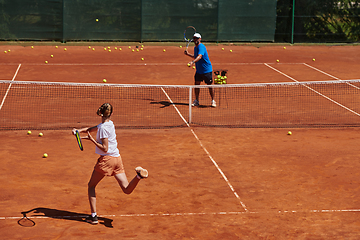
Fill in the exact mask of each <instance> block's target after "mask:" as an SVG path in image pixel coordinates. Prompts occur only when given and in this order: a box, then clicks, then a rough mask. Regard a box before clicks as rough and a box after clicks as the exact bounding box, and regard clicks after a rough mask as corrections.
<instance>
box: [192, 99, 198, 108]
mask: <svg viewBox="0 0 360 240" xmlns="http://www.w3.org/2000/svg"><path fill="white" fill-rule="evenodd" d="M191 106H193V107H196V106H199V101H198V100H196V99H195V100H194V102H193V104H191Z"/></svg>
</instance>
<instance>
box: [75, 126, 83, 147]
mask: <svg viewBox="0 0 360 240" xmlns="http://www.w3.org/2000/svg"><path fill="white" fill-rule="evenodd" d="M75 137H76V141H77V143H78V145H79V148H80V150H81V151H84V147H83V145H82V142H81V138H80V134H79V131H78V130H76V132H75Z"/></svg>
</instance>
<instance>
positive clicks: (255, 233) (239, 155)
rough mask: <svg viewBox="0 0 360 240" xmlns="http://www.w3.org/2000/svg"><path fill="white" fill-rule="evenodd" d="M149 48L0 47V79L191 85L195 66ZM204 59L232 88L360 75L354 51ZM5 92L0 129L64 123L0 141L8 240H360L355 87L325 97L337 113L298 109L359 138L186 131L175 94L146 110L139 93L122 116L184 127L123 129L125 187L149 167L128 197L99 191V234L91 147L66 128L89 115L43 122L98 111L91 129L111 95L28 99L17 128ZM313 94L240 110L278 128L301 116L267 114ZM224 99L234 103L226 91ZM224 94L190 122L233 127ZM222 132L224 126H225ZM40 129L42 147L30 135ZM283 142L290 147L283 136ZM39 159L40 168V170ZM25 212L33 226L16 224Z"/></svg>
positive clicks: (270, 51) (298, 130) (10, 133)
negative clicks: (327, 118) (91, 219)
mask: <svg viewBox="0 0 360 240" xmlns="http://www.w3.org/2000/svg"><path fill="white" fill-rule="evenodd" d="M144 45H145V46H144V47H143V50H140V45H139V46H138V48H136V45H135V44H126V45H125V44H123V45H116V46H115V43H111V45H105V44H104V45H101V43H97V45H96V46H91V48H89V47H88V46H71V45H61V46H60V45H59V47H58V48H55V45H54V46H40V45H34V48H31V45H30V44H29V45H28V46H11V45H0V50H1V51H0V53H1V58H0V80H8V81H13V82H20V81H26V82H28V81H29V82H66V83H92V84H104V85H106V84H107V85H111V84H149V85H184V86H186V85H192V84H193V75H194V69H192V68H188V67H187V66H186V63H187V62H188V60H189V58H188V57H186V56H185V55H184V54H183V48H180V47H179V46H178V45H177V46H171V45H168V46H167V45H163V46H159V45H158V46H150V45H149V46H147V45H146V44H144ZM205 45H207V44H205ZM129 46H130V48H129ZM108 47H110V48H108ZM115 47H116V48H117V49H116V50H115ZM64 48H66V51H65V50H64ZM92 48H94V49H95V50H94V51H93V50H92ZM104 48H105V50H104ZM119 48H121V51H120V50H119ZM207 48H208V52H209V56H210V59H211V61H212V63H213V67H214V69H227V70H228V74H227V77H228V84H253V83H259V84H267V83H287V82H291V83H294V84H297V83H298V82H300V83H301V82H318V81H338V82H341V81H345V80H353V79H358V78H359V76H360V69H359V68H358V62H357V61H358V58H359V54H358V52H359V51H358V50H359V46H351V45H347V46H286V49H284V45H271V44H269V45H266V44H262V45H261V46H256V45H242V46H235V45H219V46H216V45H212V44H209V45H207ZM222 48H224V50H222ZM109 49H110V50H111V52H109ZM164 49H165V51H164ZM8 50H10V52H8ZM132 50H134V51H132ZM137 50H139V51H137ZM230 50H232V52H230ZM4 51H7V53H4ZM51 55H53V57H51ZM141 58H143V59H144V60H142V59H141ZM314 59H315V61H314ZM277 60H279V62H277ZM45 61H48V63H45ZM103 79H107V83H103V82H102V81H103ZM345 85H347V84H345ZM9 86H10V87H9ZM9 86H7V87H6V88H1V91H0V94H1V95H0V97H1V101H2V107H1V109H0V116H1V118H6V121H9V122H11V121H12V120H13V119H17V120H16V121H17V122H16V124H20V125H21V121H24V122H25V120H26V119H29V118H36V119H37V118H39V119H40V118H41V116H40V117H39V116H33V114H29V113H28V112H31V113H32V112H33V110H32V109H39V115H43V116H46V118H47V120H49V122H51V121H56V123H54V124H55V125H56V124H57V125H56V126H59V124H60V128H61V129H62V130H46V129H41V130H37V129H34V130H32V134H31V135H27V129H23V130H2V131H0V136H1V138H0V143H1V146H2V147H1V150H0V152H1V155H0V156H1V157H0V158H1V163H2V164H1V168H0V179H1V182H2V183H3V184H2V185H1V187H0V190H1V194H0V206H1V209H2V210H1V211H0V212H1V214H0V228H1V229H2V231H1V232H2V237H3V238H4V239H24V238H29V239H83V238H89V237H93V238H95V239H105V238H106V239H108V238H112V237H114V238H123V239H139V238H142V239H170V238H171V239H342V238H343V239H358V237H359V235H360V231H359V225H360V222H359V220H358V219H359V218H358V216H359V214H360V201H359V199H360V198H359V197H360V192H359V183H360V176H359V173H358V169H359V167H360V166H359V165H360V163H359V161H358V158H359V157H360V150H359V148H358V144H357V143H358V140H359V133H360V132H359V131H360V130H359V128H358V127H356V122H357V119H358V118H359V116H358V114H360V109H359V106H358V104H357V103H358V102H359V99H358V92H359V91H360V90H359V89H358V87H359V85H356V84H353V85H352V86H350V87H349V89H351V91H348V90H346V91H345V89H344V88H343V87H342V85H341V87H339V88H338V87H336V88H334V89H332V85H330V87H329V88H328V89H325V90H324V89H320V90H321V94H322V95H324V96H325V97H327V98H330V99H331V100H332V101H329V100H328V99H327V98H324V97H323V96H321V97H319V99H321V100H319V101H315V102H311V101H309V102H307V103H306V104H308V106H309V108H310V107H311V106H312V105H314V104H319V109H321V108H324V109H325V110H328V109H330V110H329V111H331V112H332V113H335V115H336V116H338V118H337V119H335V120H334V122H335V123H339V124H341V123H342V122H344V121H345V122H346V121H349V123H350V124H351V126H353V127H336V125H331V126H332V127H309V126H307V127H299V126H296V125H294V127H293V128H291V127H279V128H273V127H267V128H266V127H235V128H234V127H232V128H228V127H224V126H223V127H209V126H198V125H197V124H195V125H190V126H188V125H187V124H186V122H184V121H183V120H182V119H181V116H183V117H184V118H185V119H186V117H187V112H188V109H189V106H188V104H187V102H186V101H183V100H182V98H181V99H180V98H179V99H177V98H176V95H177V94H178V93H177V92H174V93H172V92H171V91H170V90H167V89H165V92H166V93H167V94H168V97H169V98H170V99H171V101H174V102H175V104H168V102H165V101H153V100H152V99H150V98H146V94H144V95H141V96H140V97H136V96H134V95H132V94H131V93H129V95H127V96H128V98H129V99H130V100H128V101H125V102H126V104H123V103H124V102H122V104H123V106H122V107H123V108H125V109H127V112H126V114H130V112H135V115H136V112H137V114H138V115H139V116H138V117H139V118H141V117H143V118H144V123H146V121H147V119H146V118H150V117H151V112H159V115H157V118H159V119H162V121H163V122H164V124H165V123H166V121H167V119H166V117H167V116H168V115H161V113H162V111H166V114H168V113H170V112H171V113H173V115H171V116H177V117H178V119H179V120H178V121H179V125H181V127H176V128H155V129H146V128H144V129H132V128H121V127H120V128H118V129H117V136H118V139H117V140H118V143H119V149H120V152H121V155H122V158H123V161H124V165H125V169H126V173H127V176H128V178H132V177H133V176H134V171H133V169H134V168H135V167H136V166H143V167H144V168H147V169H148V170H149V178H148V179H146V180H142V181H141V182H140V184H139V186H138V188H137V189H136V190H135V192H134V193H133V194H131V195H124V194H123V193H122V192H121V190H120V188H119V187H118V185H117V183H116V181H115V180H114V179H113V178H107V179H105V180H103V181H102V182H101V183H100V184H99V186H98V187H97V195H98V196H97V199H98V203H97V205H98V206H97V207H98V214H99V215H100V223H102V224H99V225H97V226H93V225H90V224H88V223H86V222H84V221H83V218H84V216H85V215H87V214H89V206H88V205H89V204H88V200H87V182H88V180H89V178H90V174H91V172H92V168H93V165H94V164H95V161H96V159H97V156H96V154H95V152H94V147H93V145H92V144H90V143H88V142H85V143H84V148H85V150H84V151H83V152H81V151H80V150H79V149H78V146H77V145H76V141H75V138H74V136H72V135H71V128H69V129H68V123H66V124H64V125H61V124H62V122H64V123H65V122H66V121H72V119H76V118H77V117H78V118H79V119H80V120H79V121H83V120H82V118H84V117H87V116H77V113H76V112H69V113H68V115H66V116H62V117H63V119H61V118H60V119H59V118H56V117H55V113H50V114H48V112H49V111H50V109H49V108H48V106H53V104H54V103H55V102H56V101H58V102H59V103H58V109H57V110H58V111H61V112H62V111H63V110H66V109H67V108H68V106H70V104H73V105H79V107H80V108H86V109H89V113H88V114H90V112H91V109H94V117H95V120H97V118H96V116H95V111H96V109H97V107H98V106H99V105H100V104H101V103H102V102H103V101H104V99H106V100H107V98H106V96H103V95H102V94H103V93H100V95H99V96H101V97H98V95H96V94H97V92H92V91H93V90H91V89H90V90H89V92H87V94H88V97H87V98H86V97H83V96H81V93H77V92H76V91H73V90H71V89H67V90H66V91H64V92H62V93H61V94H60V95H64V96H65V98H69V99H70V98H71V96H74V95H76V94H79V96H80V97H81V98H82V100H81V101H79V100H78V102H77V101H75V100H73V101H69V103H62V102H61V101H62V100H61V99H63V98H59V99H60V100H61V101H60V100H59V99H57V98H56V97H54V96H53V95H52V94H53V92H51V91H50V90H49V91H48V92H47V91H44V92H43V95H42V96H41V98H39V99H40V100H38V101H36V102H32V101H30V100H29V101H27V100H26V97H25V96H23V98H24V99H25V100H24V101H23V102H24V103H23V105H22V111H23V112H22V113H21V115H22V116H23V117H17V116H18V115H16V116H13V118H12V117H11V116H9V114H7V115H4V112H5V111H6V113H8V112H9V111H10V110H11V109H14V108H16V105H15V104H13V103H14V102H15V101H19V99H17V95H12V94H13V93H14V92H15V91H16V90H17V88H16V87H19V86H20V87H21V86H22V85H16V84H12V85H10V84H9ZM25 86H26V85H25ZM317 86H318V85H316V84H315V85H311V89H312V90H310V89H309V88H304V87H302V88H303V89H304V90H302V91H301V92H291V91H290V92H287V95H286V96H282V97H276V98H274V99H276V101H273V102H272V101H269V100H267V99H269V98H267V97H271V92H264V94H265V97H264V95H262V96H260V97H261V98H259V97H258V98H255V97H251V92H252V91H251V89H250V91H248V92H246V94H249V95H245V96H246V97H245V98H246V99H248V102H250V103H251V104H252V105H253V108H252V109H248V110H247V111H249V112H251V114H249V116H254V118H255V119H256V118H257V117H258V116H260V115H261V116H262V117H264V118H267V119H269V120H271V121H273V122H276V121H284V120H286V119H287V117H289V118H290V117H291V116H292V115H294V114H295V113H296V112H300V111H298V110H295V111H294V112H290V113H287V112H286V110H284V112H285V114H281V115H279V116H272V115H270V114H271V113H272V112H273V111H269V112H267V111H266V109H267V108H274V109H275V110H276V111H280V110H281V109H285V108H282V107H281V104H282V103H284V102H290V103H292V104H293V106H298V105H297V104H299V103H300V102H302V99H306V96H307V94H308V93H307V91H308V92H310V93H311V94H313V95H318V94H317V93H314V91H317V92H319V91H320V90H319V89H317V88H316V87H317ZM18 89H19V88H18ZM7 90H8V93H7V94H6V92H7ZM90 93H91V94H90ZM218 93H220V92H218ZM226 93H227V94H229V91H228V92H222V94H226ZM257 93H258V92H256V94H257ZM27 94H28V99H33V96H32V95H36V94H38V92H36V94H35V92H33V93H32V92H31V91H30V92H28V93H27ZM66 94H68V95H69V96H68V95H66ZM241 94H245V93H244V92H240V95H239V96H242V95H241ZM266 94H268V95H266ZM60 95H59V96H60ZM164 95H165V94H164ZM207 95H208V92H207V89H201V93H200V99H202V98H203V99H204V102H203V104H204V105H206V104H209V103H210V101H208V102H209V103H207V102H206V101H207V100H206V98H207V97H208V96H207ZM89 96H90V97H89ZM231 96H233V95H230V94H229V95H228V98H227V99H226V101H223V102H221V105H220V106H219V107H218V108H210V107H206V106H205V107H199V108H195V109H194V110H193V111H194V114H195V115H194V116H201V114H204V115H205V116H209V117H211V116H214V117H217V116H218V115H219V116H224V115H225V116H230V114H229V115H227V111H228V110H227V108H226V104H228V106H231V104H232V100H233V97H231ZM234 96H235V95H234ZM304 96H305V97H304ZM302 97H304V98H302ZM185 98H186V97H184V99H185ZM75 99H78V98H75ZM270 99H272V98H270ZM299 99H300V100H299ZM141 101H147V104H148V106H149V107H148V108H144V109H142V108H134V107H132V104H138V102H141ZM167 101H170V100H167ZM200 101H201V100H200ZM334 102H336V103H334ZM68 104H69V105H68ZM274 104H276V105H277V107H274V106H273V105H274ZM306 104H305V105H301V106H307V105H306ZM339 104H340V105H341V106H340V105H339ZM118 105H119V106H120V105H121V104H120V103H119V104H118ZM136 106H137V105H136ZM139 106H140V104H139ZM118 108H119V107H118ZM27 109H28V111H27ZM149 109H150V110H149ZM176 109H177V110H178V111H176ZM264 109H265V110H264ZM338 109H341V111H340V110H338ZM116 110H117V109H116V108H115V112H114V113H115V114H116ZM13 111H16V109H14V110H13ZM55 111H56V109H55ZM119 111H120V110H119ZM210 111H212V112H211V114H210ZM302 111H304V112H305V115H309V119H305V120H307V121H314V122H316V121H317V119H316V117H319V116H317V115H316V111H315V114H310V111H306V109H305V110H302ZM319 111H320V110H319ZM17 114H18V113H17ZM196 114H197V115H196ZM64 115H65V114H64ZM305 115H301V117H302V116H305ZM52 116H54V117H52ZM74 116H75V118H74ZM246 116H248V115H246ZM91 117H92V116H91ZM174 118H175V117H174ZM194 118H195V119H194V120H196V117H194ZM294 118H296V114H295V117H294ZM69 119H70V120H69ZM227 120H229V121H230V118H228V119H226V118H225V119H222V121H227ZM74 121H75V120H74ZM91 121H92V120H91ZM58 122H59V123H58ZM114 122H115V125H118V126H121V125H122V124H123V123H121V121H120V120H114ZM49 124H50V123H49ZM76 124H77V122H74V125H76ZM95 124H96V123H95ZM289 126H291V125H289ZM354 126H355V127H354ZM20 128H21V127H20ZM50 128H51V127H50ZM40 131H41V132H42V133H43V134H44V136H43V137H39V136H38V133H39V132H40ZM288 131H291V132H292V135H288V134H287V133H288ZM45 152H46V153H48V155H49V157H48V158H42V156H43V154H44V153H45ZM24 214H25V215H26V216H27V217H28V218H29V219H31V220H32V221H33V222H34V224H35V225H34V224H32V223H30V224H29V227H24V226H21V225H19V224H18V221H19V220H20V219H22V218H23V216H24ZM32 225H33V226H32ZM30 226H31V227H30Z"/></svg>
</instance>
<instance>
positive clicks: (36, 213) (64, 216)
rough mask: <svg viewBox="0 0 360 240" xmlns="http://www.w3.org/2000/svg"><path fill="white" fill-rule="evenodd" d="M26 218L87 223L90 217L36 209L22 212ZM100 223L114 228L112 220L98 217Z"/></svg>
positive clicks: (54, 210)
mask: <svg viewBox="0 0 360 240" xmlns="http://www.w3.org/2000/svg"><path fill="white" fill-rule="evenodd" d="M21 214H22V215H23V216H24V217H27V218H29V219H31V218H34V217H48V218H55V219H64V220H69V221H77V222H84V223H87V222H86V218H87V217H88V216H89V215H88V214H85V213H77V212H69V211H64V210H58V209H52V208H34V209H31V210H29V211H24V212H21ZM98 220H99V223H100V224H102V225H104V226H105V227H108V228H113V225H112V221H113V220H112V219H110V218H104V217H98Z"/></svg>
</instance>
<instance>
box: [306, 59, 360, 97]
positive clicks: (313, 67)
mask: <svg viewBox="0 0 360 240" xmlns="http://www.w3.org/2000/svg"><path fill="white" fill-rule="evenodd" d="M304 65H305V66H307V67H309V68H312V69H314V70H315V71H318V72H320V73H322V74H325V75H327V76H329V77H332V78H334V79H336V80H339V81H342V80H341V79H340V78H337V77H335V76H333V75H331V74H329V73H327V72H324V71H321V70H320V69H317V68H316V67H313V66H310V65H309V64H306V63H304ZM346 84H348V85H350V86H352V87H354V88H356V89H359V90H360V88H359V87H357V86H355V85H353V84H351V83H346Z"/></svg>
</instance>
